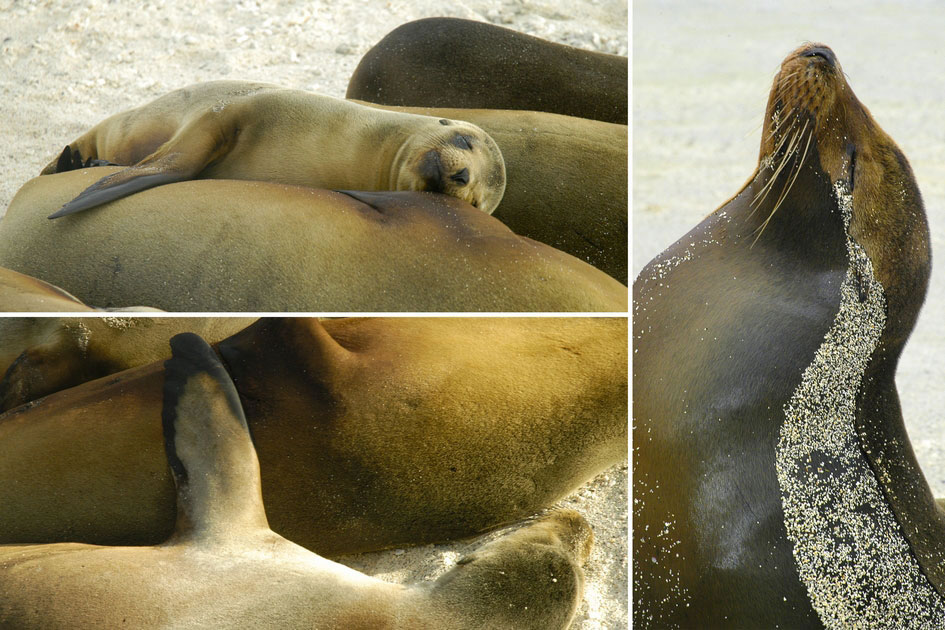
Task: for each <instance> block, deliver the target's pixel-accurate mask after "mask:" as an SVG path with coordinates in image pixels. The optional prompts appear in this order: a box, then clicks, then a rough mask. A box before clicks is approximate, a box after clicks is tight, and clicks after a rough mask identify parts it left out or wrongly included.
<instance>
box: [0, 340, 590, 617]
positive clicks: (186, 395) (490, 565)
mask: <svg viewBox="0 0 945 630" xmlns="http://www.w3.org/2000/svg"><path fill="white" fill-rule="evenodd" d="M172 347H173V354H174V356H173V358H172V359H171V360H169V361H168V362H167V366H166V378H165V382H164V385H163V390H164V396H163V412H162V424H163V434H164V444H165V453H166V457H167V461H168V464H169V467H170V469H171V470H172V471H173V474H174V483H175V486H176V488H177V497H176V503H177V524H176V527H175V531H174V533H173V535H172V536H171V538H170V539H169V540H167V541H166V542H165V543H164V544H162V545H160V546H156V547H97V546H90V545H80V544H68V543H67V544H55V545H38V546H23V545H7V546H4V547H2V548H0V602H3V605H2V606H0V627H3V628H21V629H24V630H25V629H29V628H36V629H43V630H46V629H49V628H104V627H118V626H120V625H129V626H131V627H135V628H166V627H175V628H196V627H208V626H213V627H226V628H259V627H280V628H324V629H337V630H342V629H355V630H357V629H363V630H368V629H370V628H381V627H396V628H444V627H449V628H457V629H463V628H469V629H473V628H476V629H478V628H534V629H535V630H538V629H542V630H544V629H546V628H566V627H567V626H568V625H569V624H570V621H571V618H572V617H573V616H574V613H575V611H576V609H577V603H578V602H579V601H580V598H581V592H582V588H583V572H582V570H581V564H582V563H583V561H584V559H585V558H586V557H587V553H588V552H589V550H590V546H591V538H592V535H591V531H590V528H589V526H588V525H587V523H586V522H585V521H584V519H583V518H581V516H580V515H579V514H577V513H576V512H574V511H570V510H562V511H559V512H554V513H552V514H550V515H548V516H546V517H544V518H542V519H540V520H538V521H536V522H535V523H532V524H529V525H526V526H525V527H523V528H522V529H520V530H518V531H516V532H514V533H512V534H510V535H508V536H505V537H503V538H500V539H499V540H497V541H495V542H493V543H491V544H489V545H486V546H485V547H483V548H482V549H480V550H479V551H477V552H476V553H474V554H472V555H470V556H468V557H467V558H464V559H462V560H460V562H459V564H457V566H456V567H454V568H453V569H452V570H450V571H449V572H448V573H446V574H445V575H444V576H442V577H441V578H440V579H438V580H436V581H435V582H432V583H428V584H420V585H416V586H411V587H405V586H402V585H398V584H390V583H387V582H383V581H381V580H377V579H373V578H369V577H367V576H365V575H363V574H361V573H358V572H357V571H354V570H353V569H349V568H347V567H344V566H342V565H339V564H336V563H333V562H331V561H328V560H326V559H324V558H321V557H319V556H317V555H315V554H313V553H311V552H309V551H307V550H305V549H303V548H302V547H299V546H298V545H295V544H293V543H291V542H289V541H288V540H286V539H285V538H283V537H281V536H279V535H278V534H276V533H274V532H273V531H272V530H271V529H270V528H269V525H268V523H267V519H266V514H265V509H264V507H263V499H262V497H263V493H262V489H261V483H260V475H259V472H260V467H259V461H258V460H257V458H256V455H255V451H254V448H253V443H252V440H251V439H250V435H249V428H248V426H247V423H246V419H245V417H244V415H243V413H242V409H241V407H240V403H239V399H238V397H237V394H236V391H235V389H234V388H233V383H232V381H231V380H230V378H229V376H228V375H227V373H226V371H225V370H224V369H223V367H222V366H221V365H220V362H219V359H218V358H217V357H216V355H215V354H214V353H213V351H212V350H211V349H210V348H209V347H208V346H207V345H206V343H205V342H203V341H202V340H200V338H199V337H197V336H195V335H190V334H188V335H180V336H177V337H175V338H174V339H173V340H172Z"/></svg>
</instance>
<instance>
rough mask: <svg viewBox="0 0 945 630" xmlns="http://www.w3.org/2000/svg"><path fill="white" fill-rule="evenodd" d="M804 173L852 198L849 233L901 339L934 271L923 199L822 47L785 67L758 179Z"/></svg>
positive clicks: (768, 115) (800, 53) (774, 94)
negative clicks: (866, 261) (864, 258)
mask: <svg viewBox="0 0 945 630" xmlns="http://www.w3.org/2000/svg"><path fill="white" fill-rule="evenodd" d="M798 157H799V159H798ZM801 168H812V169H815V170H818V171H819V172H820V173H822V174H823V176H825V177H826V178H827V179H828V180H829V184H830V185H831V187H832V188H833V189H834V190H835V191H837V195H848V196H849V197H850V198H851V199H850V200H851V201H852V211H851V213H850V218H849V221H850V223H849V226H848V228H847V229H848V231H849V234H850V236H851V237H852V238H853V239H854V240H855V241H856V242H857V243H859V244H860V245H861V246H863V247H864V249H865V250H866V253H867V255H868V256H869V258H870V260H871V262H872V263H873V266H874V272H875V275H876V278H877V279H878V280H879V281H880V283H881V284H882V285H883V287H884V289H885V291H886V293H887V301H888V304H889V312H890V315H893V316H894V317H893V318H891V319H896V320H898V321H890V329H889V330H888V332H889V333H891V334H893V335H894V336H896V335H898V336H900V337H901V339H902V341H904V339H905V336H907V335H908V331H909V330H911V328H912V325H913V323H914V320H915V317H916V316H917V314H918V310H919V307H920V306H921V304H922V301H923V300H924V296H925V291H926V288H927V284H928V276H929V273H930V269H931V250H930V246H929V232H928V224H927V222H926V218H925V212H924V209H923V204H922V197H921V194H920V192H919V188H918V185H917V184H916V181H915V178H914V176H913V174H912V169H911V168H910V166H909V162H908V160H906V157H905V155H904V154H903V153H902V151H901V150H900V149H899V147H898V146H897V145H896V143H895V142H894V141H893V139H892V138H890V137H889V135H887V134H886V132H884V131H883V130H882V128H880V126H879V125H878V124H877V123H876V121H875V120H874V119H873V117H872V115H871V114H870V112H869V110H868V109H867V108H866V107H865V106H864V105H863V104H862V103H861V102H860V101H859V99H858V98H857V97H856V95H855V94H854V93H853V90H852V89H851V88H850V85H849V84H848V83H847V80H846V77H845V76H844V73H843V69H842V68H841V67H840V63H839V61H838V60H837V57H836V55H835V54H834V52H833V51H832V50H831V49H830V48H829V47H828V46H826V45H824V44H818V43H808V44H805V45H803V46H801V47H799V48H797V49H796V50H794V51H793V52H791V53H790V54H789V55H788V56H787V58H785V60H784V61H783V62H782V64H781V69H780V71H779V72H778V74H777V76H775V79H774V84H773V86H772V88H771V94H770V96H769V98H768V106H767V110H766V112H765V121H764V130H763V132H762V141H761V151H760V157H759V166H758V174H765V173H766V171H768V173H774V175H770V174H769V177H770V178H771V179H775V178H777V177H778V171H779V170H780V171H781V172H782V173H783V172H786V171H790V170H794V169H797V170H798V171H799V170H800V169H801ZM781 176H782V177H783V174H782V175H781ZM790 182H791V180H790V179H788V183H789V184H790ZM776 188H777V189H776V190H775V191H774V193H772V194H777V193H778V192H779V190H780V184H779V185H778V186H777V187H776ZM784 194H786V193H784ZM896 329H900V330H899V331H898V333H897V332H896Z"/></svg>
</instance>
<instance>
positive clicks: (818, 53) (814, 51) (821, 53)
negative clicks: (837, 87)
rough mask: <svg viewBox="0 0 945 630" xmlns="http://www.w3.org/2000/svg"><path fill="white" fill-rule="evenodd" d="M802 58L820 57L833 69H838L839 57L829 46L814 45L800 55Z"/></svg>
mask: <svg viewBox="0 0 945 630" xmlns="http://www.w3.org/2000/svg"><path fill="white" fill-rule="evenodd" d="M800 56H801V57H819V58H820V59H823V60H824V61H826V62H827V63H828V64H830V65H831V66H832V67H834V68H836V67H837V56H836V55H835V54H833V51H832V50H830V48H829V47H828V46H824V45H823V44H813V45H812V46H810V47H809V48H807V49H806V50H804V51H803V52H801V54H800Z"/></svg>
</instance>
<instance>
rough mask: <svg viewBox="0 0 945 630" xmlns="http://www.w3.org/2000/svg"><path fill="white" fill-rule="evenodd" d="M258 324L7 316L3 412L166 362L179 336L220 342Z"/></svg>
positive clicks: (1, 322)
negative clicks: (170, 344)
mask: <svg viewBox="0 0 945 630" xmlns="http://www.w3.org/2000/svg"><path fill="white" fill-rule="evenodd" d="M76 304H81V303H80V302H78V301H76ZM89 310H92V309H89ZM253 321H254V318H249V317H214V318H208V317H30V318H26V317H4V318H2V319H0V374H2V375H3V376H2V378H0V412H2V411H6V410H8V409H12V408H13V407H17V406H19V405H22V404H24V403H27V402H29V401H31V400H35V399H37V398H40V397H42V396H46V395H48V394H51V393H53V392H56V391H59V390H62V389H66V388H68V387H72V386H74V385H78V384H79V383H84V382H86V381H89V380H92V379H96V378H99V377H102V376H105V375H107V374H112V373H114V372H119V371H121V370H126V369H128V368H132V367H136V366H138V365H145V364H148V363H152V362H154V361H157V360H159V359H163V358H165V357H166V356H167V354H168V352H169V348H168V345H167V342H168V340H169V339H170V338H171V337H173V336H174V335H176V334H178V333H180V332H193V333H196V334H199V335H200V336H201V337H203V338H205V339H207V340H209V341H210V342H211V343H216V342H218V341H220V340H221V339H224V338H226V337H229V336H230V335H232V334H234V333H236V332H238V331H240V330H242V329H243V328H245V327H246V326H248V325H250V324H251V323H252V322H253Z"/></svg>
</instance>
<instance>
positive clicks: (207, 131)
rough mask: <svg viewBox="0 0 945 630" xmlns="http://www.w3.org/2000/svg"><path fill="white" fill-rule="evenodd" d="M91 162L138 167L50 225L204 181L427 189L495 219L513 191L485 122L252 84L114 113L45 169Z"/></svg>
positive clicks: (95, 188) (189, 93)
mask: <svg viewBox="0 0 945 630" xmlns="http://www.w3.org/2000/svg"><path fill="white" fill-rule="evenodd" d="M83 160H86V162H83ZM89 160H106V161H108V162H112V163H115V164H122V165H127V166H129V167H128V168H126V169H124V170H122V171H119V172H118V173H115V174H108V175H105V174H104V173H101V174H100V176H101V175H105V176H104V177H102V179H101V180H99V181H97V182H95V183H94V184H93V185H91V186H89V187H88V188H87V189H86V190H84V191H83V192H82V193H81V194H80V195H78V196H77V197H75V199H73V200H71V201H69V202H68V203H66V204H64V205H63V207H62V208H61V209H59V210H58V211H56V212H54V213H52V214H51V215H50V217H49V218H50V219H52V218H56V217H61V216H64V215H67V214H72V213H74V212H79V211H81V210H86V209H88V208H94V207H96V206H99V205H101V204H103V203H106V202H108V201H112V200H115V199H121V198H122V197H126V196H128V195H131V194H133V193H136V192H139V191H141V190H145V189H148V188H152V187H154V186H161V185H163V184H169V183H172V182H179V181H183V180H187V179H194V178H197V177H200V178H215V179H249V180H263V181H271V182H280V183H284V184H296V185H303V186H310V187H313V188H337V189H353V190H418V191H419V190H429V191H433V192H442V193H445V194H448V195H452V196H454V197H457V198H458V199H463V200H464V201H467V202H468V203H470V204H472V205H473V206H474V207H477V208H479V209H480V210H482V211H483V212H485V213H486V214H491V213H492V211H493V210H495V208H496V206H498V205H499V201H500V200H501V199H502V192H503V191H504V190H505V166H504V165H503V162H502V154H501V153H500V152H499V149H498V148H497V147H496V145H495V142H494V141H493V140H492V138H490V137H489V136H488V134H486V133H485V132H484V131H482V129H480V128H478V127H476V126H475V125H471V124H469V123H465V122H462V121H454V120H447V119H445V118H440V119H437V118H431V117H421V116H412V115H407V114H400V113H392V112H383V111H378V110H376V109H372V108H367V107H364V106H361V105H358V104H356V103H351V102H348V101H345V100H342V99H336V98H331V97H329V96H321V95H318V94H313V93H311V92H304V91H301V90H291V89H287V88H281V87H279V86H276V85H269V84H266V83H251V82H247V81H210V82H208V83H198V84H196V85H191V86H189V87H186V88H183V89H180V90H176V91H174V92H170V93H169V94H166V95H164V96H162V97H160V98H158V99H157V100H155V101H153V102H151V103H148V104H146V105H142V106H141V107H138V108H135V109H131V110H129V111H126V112H121V113H119V114H115V115H114V116H111V117H110V118H107V119H105V120H104V121H102V122H100V123H99V124H98V125H96V126H95V127H93V128H92V129H90V130H89V131H88V132H86V133H85V134H84V135H82V136H81V137H79V138H78V139H76V140H74V141H72V142H70V143H69V145H68V146H67V147H66V148H65V149H64V150H63V152H62V154H61V155H60V156H59V157H58V158H56V159H54V160H53V161H52V162H50V163H49V164H48V165H47V166H46V167H45V168H44V169H43V171H42V172H43V174H50V173H57V172H60V171H68V170H73V169H74V166H75V165H76V164H77V163H78V164H81V165H83V166H84V165H85V164H86V163H88V161H89ZM131 165H133V166H131Z"/></svg>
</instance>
